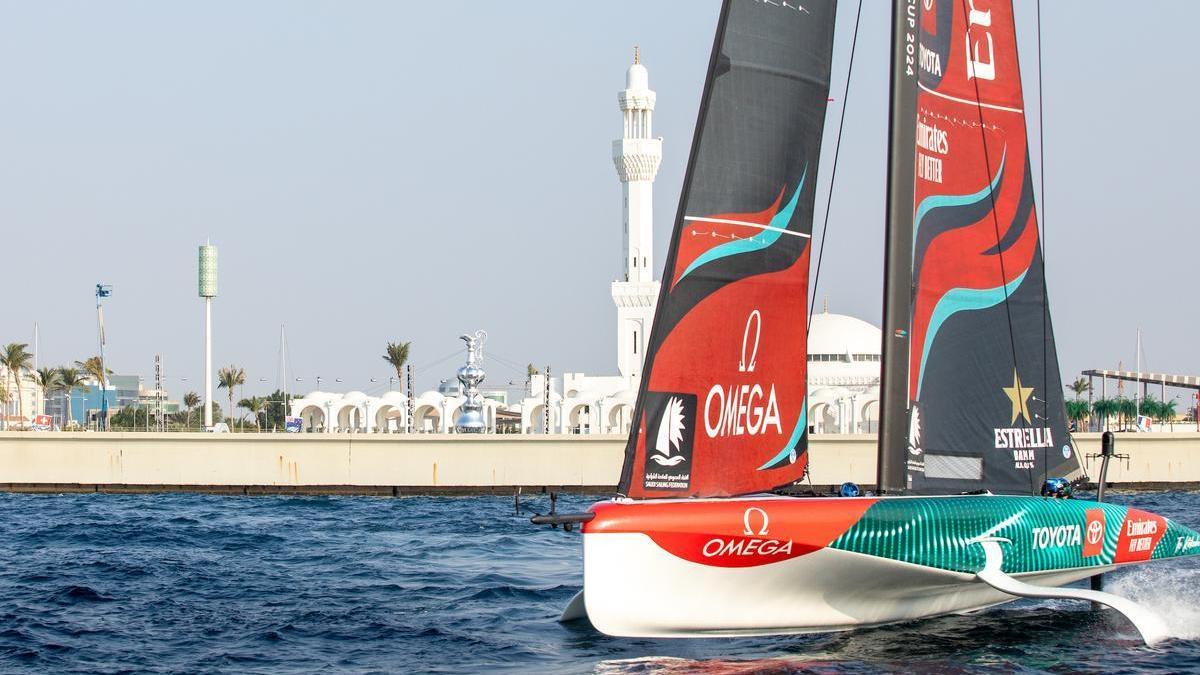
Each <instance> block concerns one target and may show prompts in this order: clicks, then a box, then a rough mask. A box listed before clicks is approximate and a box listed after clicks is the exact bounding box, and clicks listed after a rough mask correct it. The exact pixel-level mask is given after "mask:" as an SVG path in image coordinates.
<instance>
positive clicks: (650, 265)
mask: <svg viewBox="0 0 1200 675" xmlns="http://www.w3.org/2000/svg"><path fill="white" fill-rule="evenodd" d="M655 100H656V95H655V93H654V90H653V89H651V88H650V74H649V71H647V70H646V66H644V65H642V63H641V59H640V58H639V57H638V52H637V49H636V48H635V49H634V52H633V65H631V66H629V69H628V70H627V71H626V72H625V88H624V89H623V90H621V91H619V92H617V105H618V107H619V108H620V110H621V123H622V124H621V127H622V131H621V138H619V139H617V140H615V141H613V143H612V159H613V165H614V167H615V168H616V170H617V178H619V179H620V181H621V200H622V218H621V233H622V236H621V240H622V249H623V256H622V262H621V272H622V276H621V277H620V278H619V279H617V280H616V281H613V282H612V299H613V304H615V305H616V308H617V371H618V373H620V374H619V375H612V376H590V375H585V374H583V373H565V374H564V375H563V377H562V381H561V383H560V382H558V381H557V380H555V379H554V378H552V379H551V383H550V388H549V390H550V416H549V422H550V427H549V430H547V429H546V421H547V417H546V401H545V399H546V381H545V375H544V374H539V375H534V376H533V377H532V378H531V381H530V387H529V394H530V395H529V396H527V397H526V398H525V399H524V400H523V401H521V429H522V431H524V432H525V433H547V431H549V433H574V434H589V433H615V434H623V433H628V432H629V424H630V421H631V419H632V415H633V404H634V401H635V399H636V398H637V391H638V385H639V384H640V382H641V369H642V360H643V358H644V356H645V353H646V345H647V344H648V343H649V336H650V326H651V324H653V322H654V309H655V305H656V304H657V303H658V292H659V282H658V280H656V279H655V278H654V271H655V270H656V269H657V266H656V265H655V264H654V179H655V177H656V176H657V175H658V167H659V166H660V165H661V164H662V138H661V137H660V138H655V137H654V136H653V129H654V125H653V121H654V104H655ZM558 385H561V386H558Z"/></svg>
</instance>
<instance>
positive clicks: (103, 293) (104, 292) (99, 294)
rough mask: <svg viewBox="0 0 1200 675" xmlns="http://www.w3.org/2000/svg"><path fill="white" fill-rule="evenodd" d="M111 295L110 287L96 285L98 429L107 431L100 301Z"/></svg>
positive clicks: (106, 390)
mask: <svg viewBox="0 0 1200 675" xmlns="http://www.w3.org/2000/svg"><path fill="white" fill-rule="evenodd" d="M111 295H112V286H111V285H109V284H96V330H97V332H98V335H99V339H100V420H99V421H98V422H97V425H98V427H99V428H100V429H101V430H102V431H103V430H106V429H108V383H107V376H106V375H107V374H106V373H105V370H104V305H103V304H102V303H101V301H102V300H103V299H104V298H107V297H109V296H111Z"/></svg>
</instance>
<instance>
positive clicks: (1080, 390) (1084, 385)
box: [1066, 377, 1092, 401]
mask: <svg viewBox="0 0 1200 675" xmlns="http://www.w3.org/2000/svg"><path fill="white" fill-rule="evenodd" d="M1066 388H1067V390H1068V391H1071V392H1074V394H1075V400H1076V401H1078V400H1079V397H1080V396H1082V395H1084V394H1086V393H1088V390H1089V389H1091V388H1092V385H1090V384H1088V381H1087V378H1084V377H1081V378H1079V379H1077V380H1075V381H1074V382H1072V383H1071V384H1068V385H1066Z"/></svg>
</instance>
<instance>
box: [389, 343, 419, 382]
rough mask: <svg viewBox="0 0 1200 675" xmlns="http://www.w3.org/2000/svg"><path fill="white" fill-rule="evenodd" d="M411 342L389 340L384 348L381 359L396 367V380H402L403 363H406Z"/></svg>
mask: <svg viewBox="0 0 1200 675" xmlns="http://www.w3.org/2000/svg"><path fill="white" fill-rule="evenodd" d="M411 348H412V342H389V343H387V349H386V350H384V354H383V360H384V361H387V362H388V363H389V364H391V366H392V367H393V368H395V369H396V381H397V382H400V383H402V384H403V382H404V364H406V363H408V352H409V349H411Z"/></svg>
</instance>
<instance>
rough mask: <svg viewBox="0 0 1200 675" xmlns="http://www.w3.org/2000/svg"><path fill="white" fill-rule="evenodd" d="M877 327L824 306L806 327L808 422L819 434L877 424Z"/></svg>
mask: <svg viewBox="0 0 1200 675" xmlns="http://www.w3.org/2000/svg"><path fill="white" fill-rule="evenodd" d="M881 337H882V336H881V335H880V331H879V329H878V328H876V327H875V326H872V325H871V324H869V323H867V322H866V321H863V320H862V319H856V318H854V317H852V316H846V315H844V314H830V313H829V310H828V308H827V309H826V310H825V311H823V312H821V313H820V314H814V315H813V317H812V325H810V326H809V329H808V426H809V431H810V432H812V433H818V434H854V433H874V432H876V431H878V430H879V365H880V354H879V351H880V339H881Z"/></svg>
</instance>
